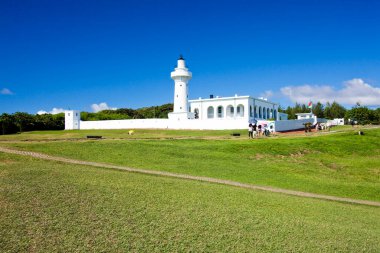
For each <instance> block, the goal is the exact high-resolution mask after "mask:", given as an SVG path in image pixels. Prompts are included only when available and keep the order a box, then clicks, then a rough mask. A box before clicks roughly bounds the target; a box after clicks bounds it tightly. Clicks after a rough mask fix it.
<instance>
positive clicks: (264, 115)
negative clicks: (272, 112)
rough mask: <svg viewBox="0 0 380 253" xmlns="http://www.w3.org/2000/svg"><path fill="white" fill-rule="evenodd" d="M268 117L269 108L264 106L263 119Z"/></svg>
mask: <svg viewBox="0 0 380 253" xmlns="http://www.w3.org/2000/svg"><path fill="white" fill-rule="evenodd" d="M266 118H267V109H266V108H265V107H263V119H266Z"/></svg>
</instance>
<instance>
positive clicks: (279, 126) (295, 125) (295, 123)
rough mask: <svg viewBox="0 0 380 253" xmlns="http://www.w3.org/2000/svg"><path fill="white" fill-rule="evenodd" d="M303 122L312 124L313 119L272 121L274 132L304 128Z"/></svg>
mask: <svg viewBox="0 0 380 253" xmlns="http://www.w3.org/2000/svg"><path fill="white" fill-rule="evenodd" d="M305 123H311V124H314V119H313V118H311V119H293V120H276V121H275V122H274V131H275V132H284V131H290V130H296V129H303V128H305V125H304V124H305Z"/></svg>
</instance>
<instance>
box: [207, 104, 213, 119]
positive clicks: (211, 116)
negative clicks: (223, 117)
mask: <svg viewBox="0 0 380 253" xmlns="http://www.w3.org/2000/svg"><path fill="white" fill-rule="evenodd" d="M207 118H209V119H213V118H214V107H212V106H210V107H209V108H207Z"/></svg>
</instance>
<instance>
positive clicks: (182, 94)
mask: <svg viewBox="0 0 380 253" xmlns="http://www.w3.org/2000/svg"><path fill="white" fill-rule="evenodd" d="M170 77H171V78H172V79H173V80H174V108H173V112H171V113H169V115H168V116H169V119H174V120H184V119H193V118H194V113H191V112H190V111H189V105H188V99H189V87H188V85H189V81H190V79H191V77H192V74H191V72H190V71H189V70H188V69H187V68H186V63H185V59H184V58H183V57H182V55H181V56H180V57H179V59H178V60H177V67H176V68H175V69H174V71H173V72H171V74H170Z"/></svg>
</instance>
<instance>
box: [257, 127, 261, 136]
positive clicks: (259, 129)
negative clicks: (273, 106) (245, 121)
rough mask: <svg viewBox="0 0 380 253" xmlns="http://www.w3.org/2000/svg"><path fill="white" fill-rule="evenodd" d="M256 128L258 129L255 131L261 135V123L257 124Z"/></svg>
mask: <svg viewBox="0 0 380 253" xmlns="http://www.w3.org/2000/svg"><path fill="white" fill-rule="evenodd" d="M257 129H258V131H257V132H258V135H259V137H260V135H261V125H258V126H257Z"/></svg>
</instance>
